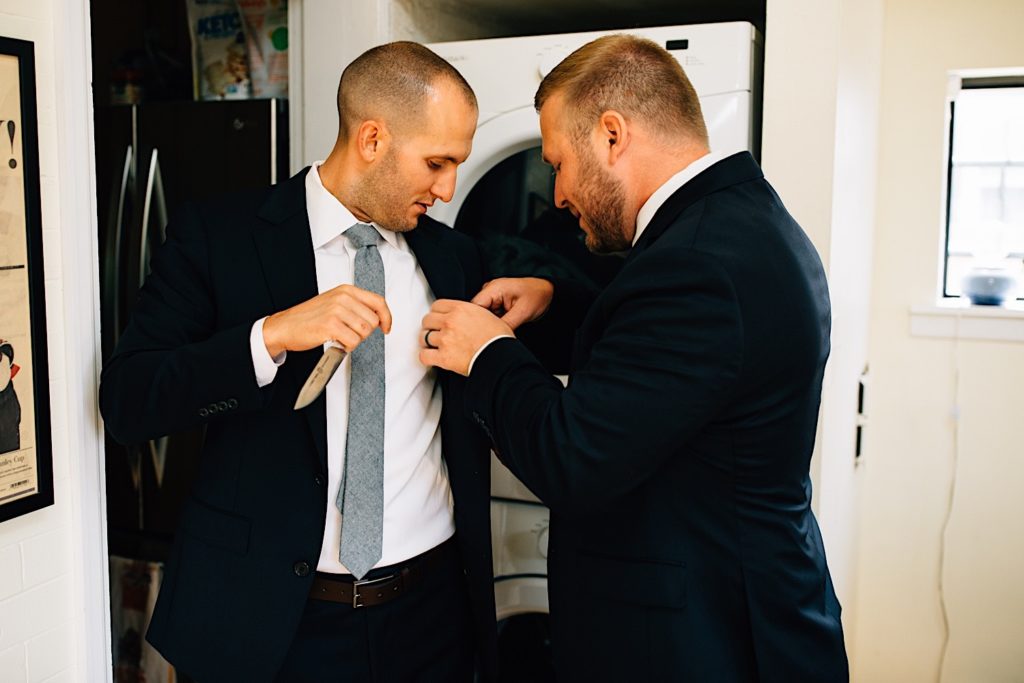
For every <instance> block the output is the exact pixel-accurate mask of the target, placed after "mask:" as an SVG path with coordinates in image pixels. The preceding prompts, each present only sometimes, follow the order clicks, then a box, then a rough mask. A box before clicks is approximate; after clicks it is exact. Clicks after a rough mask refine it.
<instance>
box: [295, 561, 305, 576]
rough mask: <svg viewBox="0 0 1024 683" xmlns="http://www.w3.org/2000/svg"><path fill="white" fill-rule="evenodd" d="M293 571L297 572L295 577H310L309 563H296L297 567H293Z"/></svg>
mask: <svg viewBox="0 0 1024 683" xmlns="http://www.w3.org/2000/svg"><path fill="white" fill-rule="evenodd" d="M292 571H293V572H295V576H309V563H308V562H296V563H295V566H294V567H292Z"/></svg>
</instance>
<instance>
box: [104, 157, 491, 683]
mask: <svg viewBox="0 0 1024 683" xmlns="http://www.w3.org/2000/svg"><path fill="white" fill-rule="evenodd" d="M305 175H306V172H305V171H304V172H302V173H300V174H298V175H297V176H295V177H293V178H291V179H289V180H287V181H286V182H284V183H282V184H280V185H277V186H274V187H272V188H268V189H264V190H260V191H258V192H253V193H249V194H243V195H236V196H234V197H230V198H226V199H221V200H217V201H212V202H207V203H203V204H192V205H187V206H186V207H185V208H184V209H183V211H182V212H181V213H180V215H178V216H177V217H176V218H175V220H173V221H172V222H171V224H170V226H169V227H168V232H167V242H166V243H165V244H164V245H163V246H162V247H161V248H160V249H159V250H158V251H157V254H156V257H155V261H154V265H153V271H152V274H151V275H150V277H149V279H148V280H147V282H146V285H145V287H144V288H143V290H142V293H141V295H140V299H139V301H138V304H137V307H136V309H135V311H134V313H133V315H132V320H131V322H130V323H129V325H128V327H127V329H126V330H125V332H124V335H123V336H122V338H121V340H120V342H119V343H118V346H117V349H116V351H115V353H114V355H113V357H112V358H111V360H110V362H109V363H108V364H107V366H106V367H105V368H104V371H103V377H102V384H101V387H100V404H101V409H102V412H103V417H104V419H105V420H106V425H107V428H108V430H109V431H110V433H111V434H112V435H113V436H114V437H115V438H117V439H118V440H119V441H122V442H138V441H143V440H146V439H151V438H154V437H157V436H160V435H164V434H172V433H176V432H181V431H185V430H191V429H195V428H199V427H201V426H204V425H205V427H206V440H205V444H204V447H203V453H202V459H201V463H200V472H199V476H198V479H197V481H196V482H195V485H194V488H193V491H192V495H191V497H190V498H189V500H188V501H187V502H186V505H185V508H184V510H183V512H182V519H181V523H180V527H179V531H178V534H177V535H176V538H175V544H174V548H173V551H172V555H171V559H170V561H169V562H168V565H167V569H166V574H165V578H164V582H163V585H162V586H161V590H160V596H159V599H158V601H157V605H156V611H155V614H154V615H153V618H152V622H151V624H150V628H149V632H148V634H147V638H148V639H149V641H150V642H152V643H153V645H154V646H156V648H157V649H158V650H159V651H160V652H161V653H163V654H164V656H165V657H166V658H167V659H168V660H169V661H170V662H171V663H173V664H174V665H175V666H177V667H180V668H181V669H182V671H184V672H185V673H187V674H189V675H190V676H192V677H194V678H197V679H199V680H202V681H247V682H248V681H270V680H272V679H273V677H274V674H275V672H276V671H277V669H278V667H279V666H280V665H281V663H282V662H283V660H284V657H285V654H286V653H287V650H288V647H289V645H290V644H291V641H292V637H293V635H294V634H295V632H296V629H297V627H298V625H299V620H300V617H301V616H302V612H303V607H304V605H305V603H306V599H307V596H308V594H309V589H310V584H311V582H312V580H313V576H314V570H315V568H316V562H317V560H318V558H319V556H320V545H321V542H322V540H323V531H324V518H325V513H326V508H327V494H328V492H327V487H326V480H327V455H326V449H327V416H326V408H325V406H326V400H325V398H324V397H323V396H321V397H320V398H318V399H317V400H316V401H315V402H314V403H313V404H311V405H310V406H309V407H307V408H305V409H303V410H301V411H294V410H293V409H292V406H293V405H294V402H295V398H296V396H297V395H298V392H299V388H300V387H301V386H302V384H303V382H304V381H305V379H306V377H307V376H308V375H309V373H310V371H311V370H312V369H313V366H314V365H315V364H316V362H317V360H318V359H319V357H320V355H321V350H320V349H319V348H316V349H313V350H310V351H306V352H302V353H289V354H288V361H287V362H286V363H285V364H284V365H283V366H282V367H281V369H280V370H279V372H278V375H277V377H276V378H275V380H274V382H273V383H271V384H270V385H268V386H266V387H264V388H259V387H258V386H257V384H256V376H255V371H254V369H253V363H252V355H251V353H250V350H249V334H250V329H251V327H252V324H253V322H254V321H255V320H257V319H259V318H261V317H263V316H266V315H269V314H271V313H274V312H276V311H280V310H283V309H285V308H288V307H290V306H293V305H295V304H298V303H300V302H302V301H305V300H307V299H310V298H312V297H314V296H316V294H317V280H316V269H315V265H314V258H313V245H312V240H311V237H310V232H309V219H308V217H307V213H306V193H305ZM406 239H407V240H408V243H409V246H410V247H411V248H412V250H413V252H414V253H415V255H416V258H417V260H418V262H419V264H420V267H421V268H422V269H423V272H424V274H425V275H426V278H427V281H428V282H429V284H430V287H431V289H432V290H433V293H434V295H435V296H436V297H437V298H452V299H467V298H469V297H471V296H473V294H475V293H476V292H477V291H479V289H480V286H481V284H482V281H483V272H482V266H481V260H480V256H479V254H478V251H477V248H476V245H475V244H474V243H473V242H472V240H470V239H469V238H468V237H466V236H464V235H460V234H459V233H456V232H455V231H453V230H450V229H449V228H447V227H445V226H443V225H441V224H440V223H437V222H436V221H433V220H431V219H429V218H426V217H423V218H421V219H420V223H419V225H418V227H417V228H416V229H415V230H413V231H411V232H409V233H406ZM438 382H439V383H440V385H441V389H442V392H443V396H444V404H443V406H444V407H443V410H442V414H441V431H442V449H443V457H444V459H445V463H446V465H447V468H448V476H449V479H450V482H451V488H452V494H453V497H454V500H455V524H456V527H457V530H458V534H457V536H458V542H459V547H460V551H461V556H462V561H463V568H464V570H465V573H466V577H467V578H466V580H467V583H468V586H469V593H470V597H471V600H472V609H473V614H474V619H475V631H476V634H477V636H478V642H477V652H478V655H479V661H480V667H481V669H482V672H483V678H484V679H485V680H492V679H493V677H494V672H495V668H496V664H495V659H496V644H495V641H496V635H495V621H494V614H495V610H494V592H493V578H492V574H493V570H492V566H491V548H490V524H489V521H488V520H489V511H490V507H489V465H490V452H489V450H490V449H489V447H488V443H487V439H486V438H485V437H484V435H483V434H482V433H481V432H480V430H479V429H478V428H477V427H476V425H475V424H473V422H471V421H470V420H469V419H467V418H466V417H465V416H464V415H462V413H461V411H460V410H459V409H458V406H460V405H461V402H462V396H463V389H464V380H463V378H461V377H459V376H457V375H453V374H451V373H447V372H441V373H439V374H438ZM452 406H455V407H456V408H455V409H453V408H452ZM395 647H396V652H401V643H396V644H395Z"/></svg>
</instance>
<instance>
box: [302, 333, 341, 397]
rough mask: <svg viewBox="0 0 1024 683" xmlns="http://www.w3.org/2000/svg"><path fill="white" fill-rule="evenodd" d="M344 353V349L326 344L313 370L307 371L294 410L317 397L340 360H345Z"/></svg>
mask: <svg viewBox="0 0 1024 683" xmlns="http://www.w3.org/2000/svg"><path fill="white" fill-rule="evenodd" d="M346 355H348V354H347V353H346V351H345V349H343V348H341V347H340V346H328V347H327V348H326V349H325V350H324V355H323V356H322V357H321V358H320V360H319V361H317V364H316V367H314V368H313V372H311V373H309V377H308V378H307V379H306V383H305V384H303V385H302V389H301V390H300V391H299V397H298V398H297V399H295V410H302V409H303V408H305V407H306V406H308V405H309V404H310V403H312V402H313V401H315V400H316V399H317V397H318V396H319V395H320V394H321V393H322V392H323V390H324V387H326V386H327V383H328V382H330V381H331V377H334V373H335V372H337V371H338V368H339V367H341V361H343V360H345V356H346Z"/></svg>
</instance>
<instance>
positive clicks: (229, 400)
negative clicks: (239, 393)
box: [228, 398, 238, 410]
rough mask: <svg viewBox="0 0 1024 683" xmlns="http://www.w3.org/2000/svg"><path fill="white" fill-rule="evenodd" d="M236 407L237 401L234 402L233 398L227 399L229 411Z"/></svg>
mask: <svg viewBox="0 0 1024 683" xmlns="http://www.w3.org/2000/svg"><path fill="white" fill-rule="evenodd" d="M237 407H238V401H236V400H235V399H233V398H229V399H228V408H231V410H234V409H235V408H237Z"/></svg>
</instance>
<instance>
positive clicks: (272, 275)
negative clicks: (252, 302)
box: [254, 168, 327, 467]
mask: <svg viewBox="0 0 1024 683" xmlns="http://www.w3.org/2000/svg"><path fill="white" fill-rule="evenodd" d="M308 171H309V169H308V168H307V169H304V170H303V171H301V172H300V173H298V174H297V175H295V176H293V177H292V178H289V179H288V180H286V181H285V182H283V183H281V184H280V185H278V186H277V187H276V188H275V189H274V191H273V192H272V193H271V194H270V196H269V197H268V198H267V201H266V202H265V203H264V204H263V206H262V207H260V210H259V212H258V214H257V215H258V216H259V217H260V218H261V219H263V222H262V223H261V224H260V225H259V226H258V227H257V228H256V230H255V233H254V239H255V241H256V249H257V252H258V253H259V257H260V261H261V263H262V266H263V276H264V277H265V278H266V281H267V287H268V288H269V290H270V297H271V300H272V301H273V303H274V309H275V310H278V311H282V310H284V309H286V308H290V307H292V306H294V305H296V304H299V303H301V302H303V301H306V300H308V299H311V298H313V297H314V296H316V295H317V293H318V289H317V281H316V261H315V260H314V258H313V238H312V236H311V235H310V231H309V215H308V213H307V212H306V173H307V172H308ZM321 355H322V351H321V349H320V347H317V348H314V349H311V350H309V351H302V352H299V353H293V352H290V353H289V354H288V361H287V362H286V363H285V364H284V365H283V366H282V367H281V370H280V372H279V373H278V378H277V379H276V380H275V383H276V382H281V383H282V386H280V387H279V390H281V389H283V390H284V391H285V392H286V397H287V401H288V402H290V401H293V400H294V399H295V397H296V396H298V394H299V389H300V388H301V387H302V385H303V383H305V381H306V378H307V377H309V373H310V372H312V371H313V367H314V366H315V365H316V363H317V361H318V360H320V356H321ZM302 413H303V414H304V415H305V417H306V419H307V420H308V422H309V428H310V430H311V431H312V433H313V442H314V443H315V444H316V449H317V455H318V456H319V459H320V464H321V466H323V467H326V466H327V401H326V399H325V398H324V397H323V396H321V397H320V398H318V399H317V400H316V401H314V402H313V403H312V405H310V406H308V407H307V408H304V409H303V410H302Z"/></svg>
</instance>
